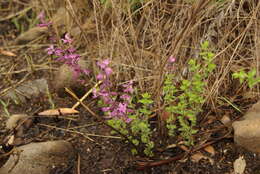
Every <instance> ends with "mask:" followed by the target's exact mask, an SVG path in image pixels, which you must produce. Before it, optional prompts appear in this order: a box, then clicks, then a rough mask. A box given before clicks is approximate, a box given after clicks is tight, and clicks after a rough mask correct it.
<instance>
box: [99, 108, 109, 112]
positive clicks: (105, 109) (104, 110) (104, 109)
mask: <svg viewBox="0 0 260 174" xmlns="http://www.w3.org/2000/svg"><path fill="white" fill-rule="evenodd" d="M110 109H111V108H110V107H103V108H101V110H102V111H103V112H108V111H110Z"/></svg>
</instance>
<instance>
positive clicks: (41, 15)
mask: <svg viewBox="0 0 260 174" xmlns="http://www.w3.org/2000/svg"><path fill="white" fill-rule="evenodd" d="M38 19H39V20H40V22H41V23H40V24H38V25H37V26H38V27H48V26H50V25H51V24H52V22H46V21H45V13H44V11H41V13H40V14H39V15H38Z"/></svg>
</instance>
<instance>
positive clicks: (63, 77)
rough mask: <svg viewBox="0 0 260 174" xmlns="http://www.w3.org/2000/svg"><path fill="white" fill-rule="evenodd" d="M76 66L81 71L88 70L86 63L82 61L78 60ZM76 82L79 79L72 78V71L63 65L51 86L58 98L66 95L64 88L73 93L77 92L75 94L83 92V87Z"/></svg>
mask: <svg viewBox="0 0 260 174" xmlns="http://www.w3.org/2000/svg"><path fill="white" fill-rule="evenodd" d="M78 64H79V66H80V67H81V68H82V69H87V68H88V67H87V63H86V61H84V60H81V59H80V60H79V61H78ZM78 80H79V79H74V78H73V70H72V69H71V67H69V66H68V65H67V64H63V65H62V66H61V67H60V68H59V69H58V71H57V72H56V73H55V77H54V80H53V86H54V89H55V90H56V92H57V93H58V95H59V96H60V97H64V96H66V95H67V93H66V92H65V89H64V88H65V87H67V88H71V89H73V92H78V93H76V94H80V93H81V91H82V92H83V89H84V85H83V84H81V83H80V82H79V81H78ZM83 93H84V92H83Z"/></svg>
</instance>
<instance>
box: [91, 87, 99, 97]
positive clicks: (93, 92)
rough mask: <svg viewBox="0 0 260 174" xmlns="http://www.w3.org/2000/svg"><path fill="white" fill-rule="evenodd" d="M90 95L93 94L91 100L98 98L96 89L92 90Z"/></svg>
mask: <svg viewBox="0 0 260 174" xmlns="http://www.w3.org/2000/svg"><path fill="white" fill-rule="evenodd" d="M92 94H93V98H97V97H98V92H97V88H94V89H93V90H92Z"/></svg>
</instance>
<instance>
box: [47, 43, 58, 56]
mask: <svg viewBox="0 0 260 174" xmlns="http://www.w3.org/2000/svg"><path fill="white" fill-rule="evenodd" d="M55 50H56V49H55V48H54V45H50V46H49V47H48V48H47V49H46V51H47V54H48V55H53V54H54V53H55Z"/></svg>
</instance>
